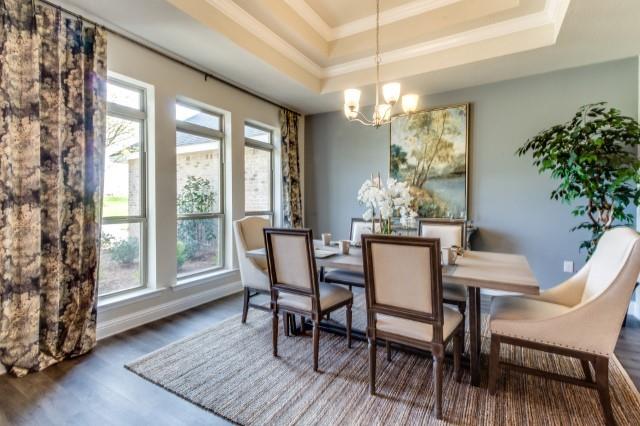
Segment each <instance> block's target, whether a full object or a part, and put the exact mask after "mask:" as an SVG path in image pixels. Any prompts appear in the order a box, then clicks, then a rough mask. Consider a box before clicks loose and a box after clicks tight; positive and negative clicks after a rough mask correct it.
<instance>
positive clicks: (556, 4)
mask: <svg viewBox="0 0 640 426" xmlns="http://www.w3.org/2000/svg"><path fill="white" fill-rule="evenodd" d="M206 1H207V3H209V4H210V5H212V6H213V7H215V8H217V9H218V10H220V11H221V12H222V13H223V14H224V15H226V16H227V17H228V18H230V19H231V20H233V21H234V22H235V23H236V24H238V25H240V26H241V27H243V28H246V29H247V30H248V31H251V32H252V34H253V35H254V36H256V37H258V38H260V39H261V40H263V41H264V42H265V43H267V44H269V45H270V46H271V47H273V48H274V49H275V50H276V51H278V52H279V53H280V54H282V55H284V56H285V57H287V58H288V59H290V60H291V61H293V62H294V63H295V64H297V65H298V66H300V67H302V68H303V69H305V70H306V71H308V72H309V73H311V74H312V75H313V76H315V77H317V78H319V79H324V78H331V77H337V76H340V75H343V74H349V73H352V72H356V71H361V70H365V69H369V68H373V66H374V59H373V58H374V57H373V56H367V57H365V58H360V59H356V60H353V61H350V62H345V63H342V64H337V65H333V66H328V67H322V66H321V65H319V64H317V63H316V62H314V61H312V60H311V59H309V58H308V57H307V56H306V55H305V54H303V53H302V52H300V51H299V50H298V49H296V48H295V47H294V46H292V45H291V44H290V43H288V42H286V41H285V40H284V39H282V38H281V37H280V36H278V35H277V34H276V33H274V32H273V31H272V30H271V29H270V28H268V27H267V26H266V25H264V24H263V23H261V22H260V21H258V20H257V19H256V18H254V17H253V16H252V15H250V14H249V13H248V12H246V11H245V10H244V9H242V8H241V7H240V6H238V5H237V4H236V3H235V2H233V1H229V0H206ZM284 1H285V2H287V4H289V5H291V6H292V7H293V6H294V5H295V7H301V8H302V9H305V10H306V8H308V10H307V12H305V13H307V16H308V17H310V18H309V19H311V20H316V21H317V20H319V21H322V19H320V17H319V16H318V15H317V14H316V13H315V12H314V11H313V9H311V7H309V5H308V4H307V3H306V2H305V1H304V0H284ZM457 1H461V0H417V1H414V2H411V3H407V4H406V5H404V6H402V7H397V8H394V9H390V10H388V11H387V12H390V11H393V10H395V9H401V8H402V9H406V8H407V7H408V6H409V5H411V6H412V7H414V8H415V7H418V6H420V7H423V8H424V7H426V5H427V3H428V4H429V5H430V6H431V7H432V8H434V7H442V5H443V4H444V3H445V2H448V4H452V2H457ZM570 1H571V0H546V3H545V7H544V9H543V10H542V11H540V12H537V13H534V14H530V15H526V16H521V17H518V18H513V19H510V20H506V21H502V22H497V23H495V24H490V25H486V26H484V27H480V28H475V29H473V30H469V31H465V32H462V33H458V34H453V35H451V36H446V37H442V38H439V39H435V40H429V41H426V42H423V43H417V44H414V45H411V46H407V47H403V48H400V49H396V50H391V51H388V52H383V59H384V63H386V64H390V63H395V62H400V61H403V60H407V59H411V58H415V57H418V56H424V55H428V54H431V53H436V52H440V51H443V50H447V49H453V48H456V47H461V46H465V45H469V44H473V43H478V42H481V41H485V40H490V39H493V38H497V37H502V36H506V35H509V34H514V33H519V32H522V31H526V30H530V29H534V28H538V27H542V26H546V25H553V28H554V42H555V40H556V39H557V36H558V33H559V31H560V28H561V26H562V22H563V20H564V17H565V15H566V12H567V9H568V6H569V3H570ZM418 3H420V5H418ZM302 5H306V8H304V7H303V6H302ZM438 5H439V6H438ZM295 7H294V8H295ZM302 9H301V10H302ZM413 10H415V9H413ZM421 10H422V9H421ZM403 13H404V12H403ZM313 15H315V16H316V17H317V19H316V18H314V17H313ZM399 16H401V15H400V14H398V13H397V12H394V13H392V14H391V18H387V19H402V18H399ZM381 18H382V15H381ZM305 19H306V18H305ZM363 19H369V18H363ZM322 22H324V21H322ZM324 25H326V23H325V24H324ZM349 25H351V24H349ZM359 25H364V24H359ZM373 25H374V27H375V17H374V23H373ZM321 27H322V25H321ZM327 28H329V27H328V26H327ZM327 28H325V29H323V30H322V31H325V30H326V29H327ZM329 29H331V28H329ZM331 30H334V29H331Z"/></svg>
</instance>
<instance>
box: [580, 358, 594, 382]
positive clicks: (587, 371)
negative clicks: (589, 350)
mask: <svg viewBox="0 0 640 426" xmlns="http://www.w3.org/2000/svg"><path fill="white" fill-rule="evenodd" d="M580 365H581V366H582V371H584V378H585V379H586V380H588V381H590V382H593V374H591V367H590V365H589V361H587V360H586V359H581V360H580Z"/></svg>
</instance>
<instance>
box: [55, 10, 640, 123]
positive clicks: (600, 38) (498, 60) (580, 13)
mask: <svg viewBox="0 0 640 426" xmlns="http://www.w3.org/2000/svg"><path fill="white" fill-rule="evenodd" d="M265 1H267V0H265ZM268 1H275V0H268ZM300 1H302V0H284V2H286V3H291V2H294V3H295V2H298V3H299V2H300ZM363 1H364V0H354V2H355V3H361V2H363ZM386 1H387V2H390V4H389V7H388V8H387V9H386V10H389V9H390V8H391V9H392V8H393V7H395V6H398V5H402V4H403V3H405V4H406V3H413V2H415V1H416V0H413V1H401V0H395V1H392V0H386ZM459 1H460V0H459ZM175 2H176V0H174V3H175ZM178 2H179V0H178ZM343 2H344V0H331V1H328V2H326V3H325V2H320V0H317V1H316V0H307V2H306V3H305V4H306V5H308V6H309V7H311V8H314V10H315V12H316V13H317V15H319V16H322V20H323V22H325V23H327V25H329V26H332V27H334V26H336V25H338V26H339V25H344V22H346V21H348V20H349V19H356V20H357V19H362V18H363V17H365V18H366V16H367V15H368V14H369V12H370V10H369V9H367V8H361V12H360V14H355V15H354V14H353V13H354V10H358V9H353V8H351V9H350V12H349V13H351V14H352V15H353V16H351V15H349V16H348V18H349V19H347V18H345V17H343V18H341V19H342V20H340V19H338V17H336V16H335V15H336V12H335V11H336V10H337V9H336V7H337V5H339V4H341V3H343ZM371 3H372V2H371ZM453 3H456V2H453ZM64 4H65V6H68V7H69V8H71V9H74V10H76V11H81V12H82V13H83V14H84V15H86V16H88V17H93V18H99V20H101V21H103V22H104V23H106V24H107V25H108V26H109V27H115V28H117V29H119V30H123V31H126V32H127V33H129V34H132V35H134V36H136V37H137V38H139V39H142V40H144V41H146V42H148V43H150V44H152V45H154V46H155V47H159V48H161V49H163V50H165V51H167V52H170V53H172V54H174V55H175V56H179V57H181V58H184V59H186V60H187V61H188V62H191V63H193V64H196V65H198V66H200V67H202V68H206V69H208V70H210V71H212V73H214V74H217V75H220V76H223V77H226V78H228V79H229V80H232V81H234V82H235V83H237V84H239V85H241V86H244V87H247V88H248V89H250V90H253V91H255V92H258V93H260V94H263V95H264V96H266V97H268V98H270V99H273V100H275V101H278V102H281V103H283V104H285V105H287V106H289V107H292V108H294V109H297V110H299V111H301V112H303V113H318V112H325V111H335V110H339V109H341V105H342V99H341V97H342V95H341V92H339V91H338V89H339V84H338V83H340V82H338V83H336V84H335V85H334V86H335V91H332V92H331V93H325V94H322V93H321V92H322V89H321V88H320V89H314V88H313V87H310V86H309V85H308V84H303V83H302V82H300V81H299V79H296V78H293V77H291V75H290V74H288V73H287V72H283V70H282V69H281V68H278V67H276V66H274V65H273V64H271V63H269V62H268V61H266V60H264V58H261V57H260V56H259V55H256V54H254V53H251V52H250V51H249V50H247V49H246V48H243V47H241V46H240V45H239V44H238V43H236V42H234V41H231V40H230V39H229V38H228V37H226V36H224V35H222V33H220V32H218V31H216V30H214V29H213V28H212V27H211V26H210V25H206V24H204V23H202V22H199V21H198V20H196V19H194V18H192V17H191V16H189V15H188V14H186V13H184V12H182V11H181V10H179V9H178V8H176V7H174V6H173V5H171V4H170V3H169V2H168V1H165V0H136V1H131V0H109V1H105V0H103V1H95V0H68V1H65V3H64ZM372 4H373V3H372ZM319 5H323V6H324V7H325V9H324V10H323V9H322V8H321V7H322V6H319ZM332 8H333V9H332ZM316 9H317V10H316ZM332 10H333V12H332ZM331 13H333V15H331ZM345 16H347V15H345ZM300 19H301V20H302V18H300ZM639 22H640V1H638V0H615V1H602V0H573V1H572V2H571V3H570V5H569V9H568V10H567V13H566V16H565V17H564V21H563V23H562V26H561V28H560V31H559V34H558V37H557V40H556V42H555V44H551V45H547V46H545V47H540V48H533V50H526V49H527V48H528V49H531V48H532V47H528V46H526V43H522V44H523V46H522V48H521V50H525V51H521V52H520V53H514V54H507V55H503V56H498V57H493V58H488V59H482V58H481V59H479V60H476V59H474V60H473V62H468V63H464V61H458V64H456V63H452V65H451V66H448V67H446V68H443V67H440V68H437V67H433V69H432V70H427V71H426V72H420V73H419V74H417V75H407V76H406V77H403V78H401V80H400V81H401V82H402V84H403V92H405V93H406V92H407V91H409V90H411V91H414V92H417V93H421V94H427V95H428V94H431V93H439V92H444V91H449V90H455V89H460V88H464V87H470V86H474V85H478V84H484V83H490V82H495V81H500V80H505V79H511V78H516V77H521V76H526V75H532V74H538V73H543V72H548V71H553V70H558V69H563V68H569V67H574V66H580V65H585V64H590V63H596V62H602V61H607V60H613V59H619V58H624V57H630V56H637V55H638V54H640V25H639V24H638V23H639ZM368 42H370V43H371V44H370V46H369V47H373V43H374V40H373V38H372V39H371V40H370V41H367V43H368ZM534 47H537V46H534ZM447 53H448V52H446V51H444V52H438V54H440V55H445V56H446V55H447ZM450 56H454V53H453V52H452V53H451V55H450ZM434 57H435V56H434ZM383 59H384V55H383ZM434 61H435V59H434ZM427 64H428V61H427ZM383 72H384V70H383ZM382 78H383V79H384V78H385V76H384V74H383V76H382ZM358 81H367V79H363V80H358ZM363 89H365V91H364V99H363V101H364V102H363V103H365V104H366V103H371V101H372V100H373V90H372V86H371V85H369V86H368V87H363ZM332 90H334V89H332Z"/></svg>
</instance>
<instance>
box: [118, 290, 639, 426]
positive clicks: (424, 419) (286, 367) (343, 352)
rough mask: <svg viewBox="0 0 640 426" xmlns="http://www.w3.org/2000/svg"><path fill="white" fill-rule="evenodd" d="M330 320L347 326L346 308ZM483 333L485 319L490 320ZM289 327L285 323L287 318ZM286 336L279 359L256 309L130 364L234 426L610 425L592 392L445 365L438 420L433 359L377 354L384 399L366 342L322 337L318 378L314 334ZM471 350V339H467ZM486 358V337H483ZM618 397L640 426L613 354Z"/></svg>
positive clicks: (621, 409) (359, 308) (546, 359)
mask: <svg viewBox="0 0 640 426" xmlns="http://www.w3.org/2000/svg"><path fill="white" fill-rule="evenodd" d="M362 299H363V298H362V295H361V294H359V295H358V297H357V300H356V302H357V303H356V306H354V328H359V329H362V330H363V329H365V324H366V316H365V313H364V307H363V304H364V301H363V300H362ZM332 319H336V320H338V321H344V314H343V313H342V312H338V313H335V314H334V315H332ZM484 320H485V321H484V323H485V324H484V329H485V330H486V320H487V319H486V318H484ZM281 323H282V322H281ZM280 331H281V332H280V336H279V357H278V358H274V357H273V356H272V355H271V319H270V316H269V314H267V313H265V312H260V311H256V310H252V311H250V314H249V319H248V321H247V323H246V324H244V325H243V324H241V323H240V316H239V315H238V316H237V317H234V318H231V319H229V320H227V321H225V322H223V323H220V324H218V325H216V326H214V327H212V328H210V329H207V330H205V331H202V332H200V333H198V334H195V335H193V336H190V337H187V338H185V339H183V340H181V341H178V342H175V343H173V344H171V345H168V346H166V347H164V348H161V349H159V350H157V351H155V352H153V353H150V354H148V355H145V356H144V357H142V358H140V359H138V360H136V361H133V362H131V363H130V364H128V365H126V367H127V368H128V369H129V370H131V371H133V372H134V373H136V374H138V375H139V376H141V377H143V378H145V379H147V380H149V381H151V382H153V383H155V384H157V385H159V386H162V387H163V388H165V389H166V390H168V391H170V392H173V393H174V394H176V395H178V396H180V397H182V398H184V399H186V400H188V401H190V402H192V403H194V404H196V405H198V406H200V407H202V408H204V409H206V410H209V411H211V412H213V413H215V414H217V415H219V416H222V417H224V418H226V419H227V420H230V421H232V422H235V423H238V424H243V425H276V424H277V425H289V424H305V425H306V424H318V425H400V424H402V425H405V424H461V425H479V424H482V425H494V424H495V425H524V424H527V425H600V424H603V423H604V420H603V417H602V414H601V411H600V406H599V402H598V396H597V393H596V391H595V390H592V389H586V388H582V387H578V386H573V385H569V384H563V383H559V382H555V381H550V380H545V379H542V378H538V377H532V376H526V375H523V374H521V373H518V372H504V371H503V372H502V374H501V376H500V379H499V381H498V394H497V396H490V395H489V392H488V391H487V389H486V383H487V377H486V374H487V368H486V366H485V368H483V378H482V382H483V383H482V387H480V388H476V387H473V386H471V385H470V384H469V381H470V376H469V374H468V371H466V370H465V373H464V374H463V379H462V383H456V381H455V380H454V379H453V374H452V373H453V367H452V365H451V364H450V363H447V364H445V371H444V385H443V413H444V421H442V422H440V421H438V420H436V419H435V417H433V415H432V407H433V402H434V399H433V395H434V392H433V386H432V385H433V382H432V364H431V360H430V357H428V356H427V357H425V356H419V355H413V354H407V353H404V352H400V351H394V353H393V359H392V361H391V362H388V361H387V360H386V355H385V351H384V347H379V348H378V360H377V364H378V374H377V390H378V395H376V396H370V395H369V391H368V354H367V345H366V343H365V342H358V341H354V344H353V347H352V348H351V349H347V345H346V340H345V338H344V337H340V336H336V335H332V334H330V333H324V332H322V333H321V335H320V370H321V371H320V372H318V373H314V372H313V368H312V361H311V353H312V352H311V351H312V349H311V338H310V337H309V336H291V337H284V336H283V335H282V327H281V328H280ZM467 347H468V343H467ZM482 351H483V353H484V355H485V356H484V360H485V362H487V356H486V355H487V354H488V351H489V339H488V337H484V338H483V341H482ZM501 358H503V359H510V360H511V361H512V362H516V363H520V364H524V365H527V366H532V367H536V368H542V369H545V370H548V371H553V372H557V373H562V374H569V375H573V376H575V377H582V374H583V373H582V369H581V367H580V364H579V362H577V361H574V360H572V359H570V358H565V357H560V356H555V355H547V354H544V353H541V352H535V351H531V350H526V349H517V348H513V347H510V346H506V347H504V348H503V350H502V353H501ZM610 386H611V399H612V403H613V410H614V414H615V417H616V419H617V421H618V424H620V425H625V424H629V425H640V394H639V393H638V391H637V389H636V388H635V386H634V385H633V383H632V382H631V380H630V378H629V376H628V375H627V373H626V372H625V371H624V369H623V368H622V366H621V364H620V362H619V361H618V360H617V359H616V358H615V357H614V358H613V359H612V360H611V362H610Z"/></svg>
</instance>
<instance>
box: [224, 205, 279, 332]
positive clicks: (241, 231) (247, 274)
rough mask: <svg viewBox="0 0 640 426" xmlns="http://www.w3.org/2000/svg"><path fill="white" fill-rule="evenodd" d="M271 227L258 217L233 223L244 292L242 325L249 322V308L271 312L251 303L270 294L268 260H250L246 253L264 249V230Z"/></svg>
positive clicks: (268, 308) (266, 308) (265, 220)
mask: <svg viewBox="0 0 640 426" xmlns="http://www.w3.org/2000/svg"><path fill="white" fill-rule="evenodd" d="M268 226H271V223H270V222H269V220H267V219H264V218H262V217H258V216H247V217H245V218H243V219H240V220H236V221H234V222H233V232H234V235H235V239H236V251H237V254H238V265H239V267H240V280H241V281H242V287H243V292H244V300H243V304H242V323H243V324H244V323H246V322H247V314H248V311H249V307H251V308H255V309H259V310H263V311H271V308H270V307H265V306H263V305H259V304H254V303H251V299H252V298H253V297H255V296H257V295H259V294H267V295H268V294H270V293H271V288H270V285H269V271H268V269H267V261H266V259H260V258H250V257H247V255H246V253H247V251H250V250H256V249H260V248H264V235H263V233H262V230H263V229H264V228H266V227H268Z"/></svg>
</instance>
